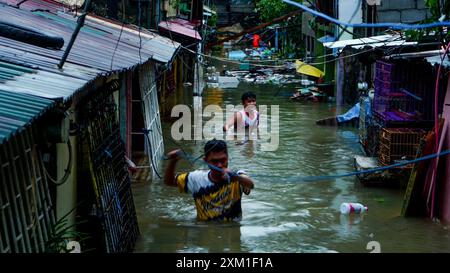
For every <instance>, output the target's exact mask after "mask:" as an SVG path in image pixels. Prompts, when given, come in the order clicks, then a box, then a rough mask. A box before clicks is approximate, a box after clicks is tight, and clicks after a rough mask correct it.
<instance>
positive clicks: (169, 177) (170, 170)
mask: <svg viewBox="0 0 450 273" xmlns="http://www.w3.org/2000/svg"><path fill="white" fill-rule="evenodd" d="M180 152H181V150H180V149H177V150H173V151H171V152H169V153H168V154H167V158H168V159H169V160H170V161H169V165H168V166H167V169H166V174H165V176H164V184H166V185H168V186H176V185H177V183H176V181H175V165H176V164H177V161H178V160H180V159H181V157H180Z"/></svg>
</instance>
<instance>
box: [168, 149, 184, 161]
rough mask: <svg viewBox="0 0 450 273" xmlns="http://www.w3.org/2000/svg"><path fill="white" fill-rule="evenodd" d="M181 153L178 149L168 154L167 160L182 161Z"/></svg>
mask: <svg viewBox="0 0 450 273" xmlns="http://www.w3.org/2000/svg"><path fill="white" fill-rule="evenodd" d="M180 153H181V150H180V149H176V150H173V151H170V152H168V153H167V158H168V159H171V160H173V159H175V160H180V159H181V157H180Z"/></svg>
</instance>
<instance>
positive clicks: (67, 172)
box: [39, 138, 72, 186]
mask: <svg viewBox="0 0 450 273" xmlns="http://www.w3.org/2000/svg"><path fill="white" fill-rule="evenodd" d="M67 151H68V157H69V159H68V161H67V166H66V169H65V170H64V175H63V177H61V178H60V179H54V178H53V177H52V176H51V175H50V174H49V173H48V171H47V168H45V165H44V164H42V169H44V173H45V176H46V177H47V178H48V179H49V180H50V181H51V182H52V183H53V184H55V185H56V186H61V185H62V184H64V183H65V182H66V181H67V179H68V178H69V175H70V173H71V170H72V145H71V143H70V138H68V139H67ZM39 157H40V159H41V162H44V160H43V159H42V154H41V152H39Z"/></svg>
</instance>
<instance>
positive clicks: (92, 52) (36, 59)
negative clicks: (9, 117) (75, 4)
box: [0, 0, 180, 100]
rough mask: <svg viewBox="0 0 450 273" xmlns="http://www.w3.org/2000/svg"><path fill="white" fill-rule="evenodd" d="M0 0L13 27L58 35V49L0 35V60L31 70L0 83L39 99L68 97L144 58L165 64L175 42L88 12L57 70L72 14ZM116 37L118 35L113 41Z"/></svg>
mask: <svg viewBox="0 0 450 273" xmlns="http://www.w3.org/2000/svg"><path fill="white" fill-rule="evenodd" d="M16 2H19V1H14V0H0V18H7V19H6V20H7V22H8V23H11V24H16V25H19V26H23V27H27V28H31V29H36V30H39V31H45V33H48V34H49V35H53V36H60V37H62V38H64V41H65V44H64V47H63V48H62V49H61V50H55V49H48V48H42V47H37V46H34V45H31V44H28V43H23V42H19V41H15V40H11V39H8V38H5V37H0V60H2V61H4V62H8V63H12V64H15V65H17V66H23V67H28V68H31V69H32V72H27V73H23V74H21V75H19V76H15V77H14V79H1V78H0V88H1V89H4V90H7V91H11V92H20V93H27V94H32V95H36V96H39V97H44V98H50V99H54V98H64V99H65V100H66V99H68V98H70V97H71V96H72V95H73V94H74V93H76V92H77V91H78V90H81V89H82V88H83V87H84V86H85V85H86V84H88V83H89V82H91V81H93V80H95V79H96V78H97V77H100V76H105V75H109V74H112V73H114V72H117V71H123V70H128V69H132V68H133V67H135V66H136V65H139V64H142V63H145V62H147V61H148V60H153V61H157V62H160V63H168V62H170V61H171V60H172V58H173V56H174V54H175V53H176V51H177V49H178V48H179V46H180V44H179V43H177V42H173V41H172V40H170V39H168V38H165V37H162V36H160V35H158V34H155V33H152V32H150V31H147V30H144V29H142V30H140V31H139V29H138V28H137V27H135V26H131V25H124V26H122V24H121V23H118V22H115V21H111V20H108V19H105V18H101V17H96V16H92V15H89V16H87V17H86V21H85V25H84V26H83V27H82V29H81V31H80V33H79V34H78V37H77V39H76V40H75V43H74V45H73V47H72V50H71V51H70V54H69V56H68V58H67V62H66V63H65V64H64V67H63V69H58V68H57V65H58V63H59V61H60V59H61V57H62V56H63V53H64V50H65V48H66V46H67V44H68V42H69V40H70V38H71V36H72V33H73V31H74V29H75V26H76V24H77V17H75V16H74V14H69V13H67V12H66V9H65V8H64V7H63V6H61V5H60V4H58V3H54V2H51V1H37V0H29V1H26V2H24V3H23V4H22V5H21V6H20V9H17V8H14V7H11V6H8V5H6V4H5V3H8V4H10V5H14V4H16ZM119 37H120V40H119Z"/></svg>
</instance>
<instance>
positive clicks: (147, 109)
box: [139, 64, 164, 177]
mask: <svg viewBox="0 0 450 273" xmlns="http://www.w3.org/2000/svg"><path fill="white" fill-rule="evenodd" d="M139 85H140V90H141V97H142V103H143V111H144V113H143V116H144V122H145V129H146V137H145V138H146V140H145V151H146V153H147V155H148V157H149V162H150V164H152V165H153V166H154V168H153V169H152V177H154V176H155V174H156V173H155V170H158V169H159V167H160V164H161V157H162V156H163V154H164V141H163V134H162V130H161V117H160V113H159V104H158V94H157V88H156V80H155V72H154V69H152V67H151V64H146V65H143V66H141V69H140V71H139Z"/></svg>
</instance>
